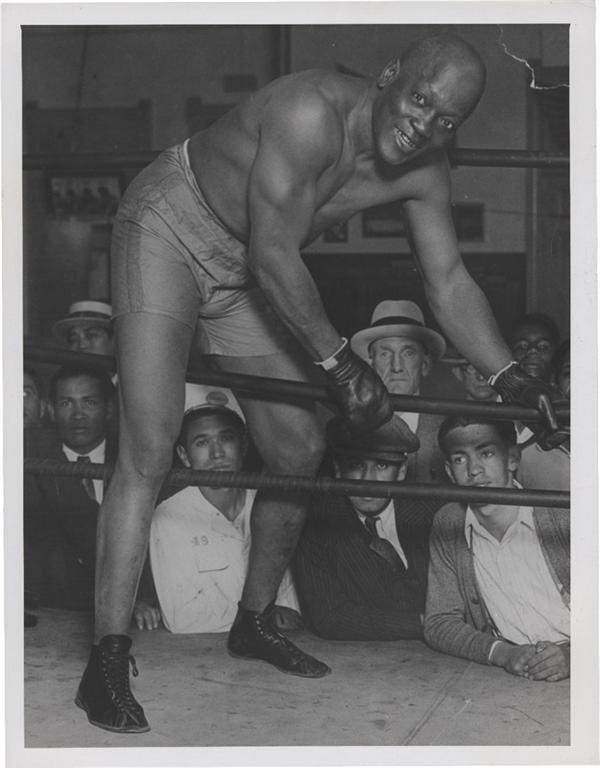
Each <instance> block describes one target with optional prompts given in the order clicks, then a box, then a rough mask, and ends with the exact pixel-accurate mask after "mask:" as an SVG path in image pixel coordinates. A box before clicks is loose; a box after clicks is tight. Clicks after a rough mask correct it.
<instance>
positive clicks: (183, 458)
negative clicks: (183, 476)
mask: <svg viewBox="0 0 600 768" xmlns="http://www.w3.org/2000/svg"><path fill="white" fill-rule="evenodd" d="M175 450H176V451H177V455H178V456H179V461H181V463H182V464H183V466H184V467H187V468H188V469H191V466H192V465H191V463H190V460H189V459H188V455H187V451H186V450H185V448H184V447H183V445H176V446H175Z"/></svg>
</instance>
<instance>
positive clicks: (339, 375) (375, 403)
mask: <svg viewBox="0 0 600 768" xmlns="http://www.w3.org/2000/svg"><path fill="white" fill-rule="evenodd" d="M343 341H344V343H343V344H342V346H341V347H340V348H339V349H338V351H337V352H336V353H335V354H334V355H332V356H331V357H329V358H327V360H324V361H323V362H318V363H316V365H319V366H320V367H321V368H323V370H324V371H325V373H326V374H327V378H328V380H329V387H328V388H329V392H330V394H331V397H332V399H333V401H334V402H335V403H336V405H337V406H338V407H339V409H340V411H341V412H342V417H343V418H342V423H343V424H344V426H345V427H346V428H347V430H348V435H352V434H354V435H357V434H361V433H363V432H368V431H369V430H372V429H375V428H376V427H378V426H380V425H381V424H383V423H385V422H386V421H389V420H390V419H391V418H392V413H393V411H392V406H391V403H390V399H389V397H388V393H387V389H386V388H385V386H384V384H383V382H382V381H381V379H380V378H379V376H378V375H377V374H376V373H375V371H374V370H373V369H372V368H371V366H370V365H368V364H367V363H365V361H364V360H361V358H360V357H358V355H356V354H354V352H352V350H351V349H350V345H349V344H348V339H344V340H343Z"/></svg>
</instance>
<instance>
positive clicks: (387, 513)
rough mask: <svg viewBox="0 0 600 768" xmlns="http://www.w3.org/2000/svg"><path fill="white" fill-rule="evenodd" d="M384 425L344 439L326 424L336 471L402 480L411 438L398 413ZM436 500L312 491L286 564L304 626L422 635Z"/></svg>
mask: <svg viewBox="0 0 600 768" xmlns="http://www.w3.org/2000/svg"><path fill="white" fill-rule="evenodd" d="M333 421H335V420H333ZM331 425H332V424H331V423H330V426H331ZM392 426H393V434H392V433H391V431H390V432H388V433H386V435H385V436H384V435H382V434H381V433H371V434H369V435H366V436H363V437H362V438H354V439H351V440H350V439H347V438H341V437H340V436H339V435H338V433H336V431H335V430H334V429H331V428H328V442H329V448H330V451H331V453H332V455H333V461H334V465H335V474H336V477H338V478H342V479H345V480H363V481H372V480H376V481H386V482H396V481H402V480H403V479H404V478H405V476H406V471H407V465H408V461H407V457H408V456H409V455H410V454H412V453H414V452H415V451H416V450H417V449H418V447H419V441H418V439H417V437H416V436H415V435H414V434H413V433H412V432H411V431H410V429H409V428H408V426H407V425H406V423H405V422H404V421H403V420H402V419H401V418H400V417H398V416H394V417H393V422H392ZM438 507H439V503H432V502H429V501H421V500H418V499H406V500H405V499H402V500H400V499H393V500H390V499H389V498H372V497H363V496H329V495H327V496H324V495H321V496H317V497H315V498H314V499H313V502H312V504H311V505H310V506H309V514H308V521H307V524H306V527H305V529H304V531H303V533H302V536H301V538H300V543H299V545H298V548H297V550H296V555H295V559H294V569H293V572H294V579H295V584H296V590H297V593H298V599H299V601H300V607H301V610H302V616H303V618H304V620H305V622H306V624H307V626H308V627H309V628H310V629H311V630H312V631H313V632H315V634H317V635H319V636H320V637H326V638H329V639H334V640H397V639H401V638H422V636H423V629H422V617H423V611H424V607H425V590H426V584H427V581H426V580H427V566H428V541H429V530H430V527H431V523H432V520H433V516H434V514H435V512H436V510H437V508H438Z"/></svg>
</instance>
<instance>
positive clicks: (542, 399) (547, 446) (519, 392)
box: [488, 361, 570, 451]
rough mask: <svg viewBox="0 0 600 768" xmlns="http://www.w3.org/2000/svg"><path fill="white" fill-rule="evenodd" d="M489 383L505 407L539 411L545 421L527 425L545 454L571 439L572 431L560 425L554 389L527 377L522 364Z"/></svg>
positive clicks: (510, 366)
mask: <svg viewBox="0 0 600 768" xmlns="http://www.w3.org/2000/svg"><path fill="white" fill-rule="evenodd" d="M488 383H489V384H490V386H492V387H493V388H494V389H495V390H496V392H497V393H498V394H499V395H500V397H501V398H502V401H503V402H504V403H514V404H516V405H524V406H526V407H528V408H537V410H538V411H539V412H540V413H541V414H542V416H543V420H542V421H535V422H524V423H525V426H526V427H528V428H529V429H530V430H531V431H532V432H533V434H534V435H535V439H536V442H537V443H538V445H539V446H540V448H542V449H543V450H544V451H549V450H551V449H552V448H556V447H557V446H558V445H561V443H564V441H565V440H566V439H567V438H568V437H569V434H570V430H569V428H568V427H562V426H561V425H559V423H558V420H557V418H556V414H555V413H554V406H553V405H552V399H551V394H552V392H551V389H550V387H549V386H548V385H547V384H546V383H545V382H544V381H542V380H541V379H538V378H535V377H534V376H530V375H529V374H528V373H525V371H524V370H523V369H522V368H521V366H520V365H519V364H518V363H516V362H514V361H513V362H512V363H510V365H507V366H506V367H505V368H503V369H502V370H501V371H499V372H498V373H497V374H495V375H494V376H491V377H490V378H489V379H488Z"/></svg>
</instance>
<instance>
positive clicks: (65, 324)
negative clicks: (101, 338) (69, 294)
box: [52, 300, 112, 341]
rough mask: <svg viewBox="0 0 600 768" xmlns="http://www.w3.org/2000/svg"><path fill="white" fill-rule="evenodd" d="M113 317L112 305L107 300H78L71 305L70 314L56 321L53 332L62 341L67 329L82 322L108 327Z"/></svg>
mask: <svg viewBox="0 0 600 768" xmlns="http://www.w3.org/2000/svg"><path fill="white" fill-rule="evenodd" d="M111 317H112V307H111V305H110V304H107V303H106V302H105V301H90V300H86V301H76V302H75V303H74V304H71V306H70V307H69V314H68V315H67V316H66V317H63V318H62V320H59V321H58V322H56V323H54V325H53V326H52V333H53V334H54V336H55V337H56V338H58V339H60V340H61V341H62V340H63V339H64V336H65V334H66V333H67V331H68V330H69V329H70V328H72V327H73V326H76V325H81V324H82V323H86V322H87V323H93V324H94V325H102V326H104V327H105V328H108V326H109V325H110V319H111Z"/></svg>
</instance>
